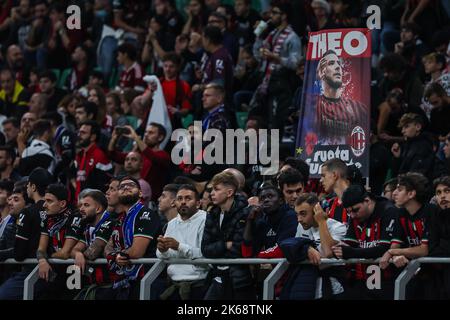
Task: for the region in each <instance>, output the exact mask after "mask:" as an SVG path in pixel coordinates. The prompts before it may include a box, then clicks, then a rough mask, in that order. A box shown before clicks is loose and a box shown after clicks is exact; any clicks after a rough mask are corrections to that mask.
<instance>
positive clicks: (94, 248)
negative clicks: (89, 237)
mask: <svg viewBox="0 0 450 320" xmlns="http://www.w3.org/2000/svg"><path fill="white" fill-rule="evenodd" d="M105 247H106V242H105V241H104V240H102V239H98V238H97V239H95V240H94V243H92V244H91V245H90V246H89V248H87V249H86V251H84V253H83V254H84V257H85V258H86V259H87V260H90V261H92V260H95V259H97V258H100V257H102V255H103V249H105Z"/></svg>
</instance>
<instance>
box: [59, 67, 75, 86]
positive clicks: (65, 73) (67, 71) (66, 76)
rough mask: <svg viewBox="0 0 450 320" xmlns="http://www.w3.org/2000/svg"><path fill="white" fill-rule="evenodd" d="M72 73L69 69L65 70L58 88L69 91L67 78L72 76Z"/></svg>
mask: <svg viewBox="0 0 450 320" xmlns="http://www.w3.org/2000/svg"><path fill="white" fill-rule="evenodd" d="M70 71H72V69H71V68H67V69H64V70H63V72H62V73H61V77H60V78H59V81H58V88H61V89H67V88H66V82H67V78H68V77H69V76H70Z"/></svg>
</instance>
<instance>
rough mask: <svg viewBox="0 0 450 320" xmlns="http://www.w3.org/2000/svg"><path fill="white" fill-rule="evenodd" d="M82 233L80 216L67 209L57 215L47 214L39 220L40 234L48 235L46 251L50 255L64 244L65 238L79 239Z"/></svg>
mask: <svg viewBox="0 0 450 320" xmlns="http://www.w3.org/2000/svg"><path fill="white" fill-rule="evenodd" d="M82 233H83V230H82V226H81V216H80V215H72V214H71V212H70V210H69V209H66V210H65V211H64V212H61V213H58V214H57V215H50V216H49V215H47V216H46V217H45V218H44V219H43V220H42V222H41V234H43V235H47V236H49V238H50V239H49V244H48V248H47V253H48V255H49V256H51V255H52V254H53V253H55V252H58V251H59V250H61V249H62V248H63V246H64V243H65V242H66V239H73V240H77V241H78V239H80V237H81V234H82Z"/></svg>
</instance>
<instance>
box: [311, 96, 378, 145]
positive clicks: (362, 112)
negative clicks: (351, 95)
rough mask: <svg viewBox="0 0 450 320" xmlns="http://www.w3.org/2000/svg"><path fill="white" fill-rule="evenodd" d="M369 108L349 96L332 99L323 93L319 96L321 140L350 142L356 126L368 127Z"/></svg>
mask: <svg viewBox="0 0 450 320" xmlns="http://www.w3.org/2000/svg"><path fill="white" fill-rule="evenodd" d="M368 114H369V110H368V108H367V106H366V105H364V104H363V103H361V102H359V101H355V100H352V99H348V98H342V97H341V98H338V99H332V98H327V97H325V96H323V95H320V96H318V97H317V102H316V128H317V130H318V136H319V140H322V139H327V140H331V141H336V144H342V143H349V142H350V141H349V139H350V137H351V133H352V130H353V129H354V128H355V127H356V126H360V127H362V128H366V127H367V118H368Z"/></svg>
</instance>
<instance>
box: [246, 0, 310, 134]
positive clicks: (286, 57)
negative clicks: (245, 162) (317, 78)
mask: <svg viewBox="0 0 450 320" xmlns="http://www.w3.org/2000/svg"><path fill="white" fill-rule="evenodd" d="M270 6H271V10H270V13H269V15H270V21H271V25H273V26H274V27H275V28H274V30H272V31H271V32H270V33H269V35H267V33H266V32H263V33H262V34H261V35H260V36H258V37H257V38H256V41H255V43H254V45H253V53H254V56H255V58H256V59H257V60H258V62H260V63H261V65H262V70H264V79H263V81H262V83H261V85H259V87H258V88H257V89H256V92H255V95H254V97H253V99H254V100H258V102H259V103H260V107H261V108H262V110H258V111H260V112H259V115H264V116H268V123H269V124H270V126H271V128H276V129H280V130H281V132H280V136H283V130H284V125H285V122H286V119H287V117H288V116H289V107H290V106H291V103H292V97H293V95H294V92H295V89H297V84H294V80H293V79H294V77H295V70H296V69H297V65H298V62H299V61H300V58H301V57H302V54H303V53H302V51H303V50H302V43H301V40H300V38H299V37H298V35H297V34H296V33H295V31H294V29H292V25H291V24H290V23H291V21H292V13H293V9H292V4H291V3H290V2H289V1H280V0H273V1H271V2H270ZM266 35H267V36H266ZM263 37H265V38H264V39H262V38H263Z"/></svg>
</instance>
